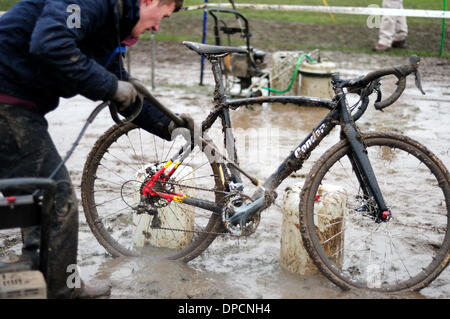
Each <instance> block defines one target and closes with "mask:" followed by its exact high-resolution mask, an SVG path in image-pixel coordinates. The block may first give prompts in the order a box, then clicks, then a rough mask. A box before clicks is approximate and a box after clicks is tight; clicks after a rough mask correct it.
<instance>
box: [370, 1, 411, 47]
mask: <svg viewBox="0 0 450 319" xmlns="http://www.w3.org/2000/svg"><path fill="white" fill-rule="evenodd" d="M383 8H390V9H403V0H383ZM407 36H408V25H407V23H406V17H405V16H383V17H382V18H381V25H380V33H379V39H378V43H377V44H376V45H375V47H374V51H377V52H380V51H387V50H390V49H391V48H398V49H404V48H406V37H407Z"/></svg>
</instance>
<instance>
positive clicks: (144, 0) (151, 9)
mask: <svg viewBox="0 0 450 319" xmlns="http://www.w3.org/2000/svg"><path fill="white" fill-rule="evenodd" d="M174 10H175V1H173V2H172V3H170V4H162V5H159V0H141V9H140V19H139V21H138V23H137V24H136V25H135V26H134V28H133V30H132V31H131V36H133V37H138V36H139V35H141V34H142V33H144V32H145V31H147V30H154V31H158V28H159V24H160V23H161V20H162V19H163V18H168V17H170V15H171V14H172V13H173V11H174Z"/></svg>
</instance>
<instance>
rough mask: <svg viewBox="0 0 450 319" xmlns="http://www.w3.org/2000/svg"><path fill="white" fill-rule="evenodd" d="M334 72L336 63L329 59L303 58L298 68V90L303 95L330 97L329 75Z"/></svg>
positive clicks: (331, 88)
mask: <svg viewBox="0 0 450 319" xmlns="http://www.w3.org/2000/svg"><path fill="white" fill-rule="evenodd" d="M335 72H336V64H335V63H333V62H331V61H326V60H320V59H319V61H314V62H310V61H308V60H307V59H305V60H303V62H302V63H301V64H300V68H299V74H300V80H299V82H298V83H299V88H298V92H299V93H300V95H303V96H312V97H319V98H324V99H331V98H332V97H333V96H334V92H333V87H332V85H331V75H332V74H333V73H335Z"/></svg>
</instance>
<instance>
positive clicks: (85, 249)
mask: <svg viewBox="0 0 450 319" xmlns="http://www.w3.org/2000/svg"><path fill="white" fill-rule="evenodd" d="M132 52H133V53H132V65H131V73H132V74H133V75H134V76H136V77H138V78H140V79H142V80H143V81H144V83H146V84H147V85H148V86H149V87H151V68H150V52H151V50H150V41H141V42H140V43H139V44H138V45H137V46H136V47H134V48H133V50H132ZM156 52H157V58H156V65H157V68H156V72H155V78H156V85H157V86H156V87H155V88H154V89H153V93H154V94H155V96H157V97H158V98H159V99H160V100H161V101H162V102H163V103H164V104H166V105H167V106H168V107H170V108H172V109H173V110H175V111H177V112H180V113H181V112H186V111H188V112H189V113H190V114H191V115H192V116H193V117H194V119H196V120H201V119H203V118H204V116H205V114H206V112H208V110H210V108H211V93H212V91H213V80H212V75H211V72H210V71H209V67H208V66H207V68H206V70H207V71H206V73H205V82H204V83H205V85H204V86H198V82H199V77H200V74H199V69H200V64H199V61H200V58H199V56H197V55H196V54H195V53H194V52H192V51H189V50H187V49H185V48H184V46H183V45H181V44H180V43H177V42H162V41H160V42H158V43H157V49H156ZM271 52H273V50H271ZM322 54H323V56H326V57H328V58H329V59H331V60H332V61H334V62H336V63H337V65H338V70H339V71H340V72H341V74H342V75H343V76H346V77H354V76H358V75H361V74H365V73H367V72H368V71H371V70H374V69H376V68H379V67H382V66H386V65H396V64H399V63H405V62H406V61H407V57H399V56H392V55H385V54H383V55H368V54H360V53H346V54H342V53H339V52H333V51H323V52H322ZM268 61H270V54H269V57H268ZM422 70H423V85H424V89H425V91H426V92H427V95H426V96H422V95H420V93H419V92H418V91H417V89H415V87H414V84H413V81H412V80H409V81H408V87H407V90H406V91H405V93H404V95H403V96H402V98H401V99H400V100H399V101H398V102H397V104H396V105H395V108H390V109H389V110H388V111H386V112H385V113H380V112H375V111H370V112H368V113H367V115H366V116H365V119H363V120H362V122H361V127H362V128H363V129H364V130H368V129H396V130H398V131H401V132H402V133H405V134H406V135H409V136H411V137H413V138H416V139H418V140H419V141H420V142H422V143H423V144H425V145H427V147H428V148H430V149H431V150H432V151H434V152H435V153H436V155H438V156H439V157H440V158H441V159H442V160H443V161H444V164H445V165H446V166H447V167H449V165H450V146H449V144H448V141H449V140H450V130H449V129H448V118H449V115H450V88H449V85H448V83H450V63H449V61H448V60H445V59H439V58H425V59H424V60H423V65H422ZM96 104H97V103H93V102H91V101H88V100H86V99H84V98H83V97H79V96H78V97H75V98H73V99H71V100H62V103H61V106H60V107H59V108H58V109H57V110H56V111H54V112H52V113H50V114H49V115H48V117H47V118H48V121H49V124H50V133H51V135H52V136H53V138H54V140H55V144H56V145H57V147H58V149H59V151H60V152H61V154H65V153H66V152H67V151H68V149H69V148H70V145H71V144H72V143H73V141H74V139H75V136H76V135H77V134H78V133H79V131H80V130H81V127H82V125H83V124H84V121H85V120H86V118H87V117H88V115H89V113H90V112H91V111H92V109H93V107H94V106H95V105H96ZM323 115H324V113H323V111H322V110H318V111H312V112H308V113H307V112H305V111H304V110H303V111H299V110H298V109H296V108H294V107H290V106H289V105H287V106H284V107H283V108H279V107H273V108H272V107H269V108H260V109H256V110H254V111H252V110H246V109H243V110H240V111H239V113H238V112H236V113H235V114H233V120H234V121H235V123H237V124H236V126H237V127H238V128H242V129H247V128H250V127H257V128H264V127H268V126H271V127H279V128H282V129H283V132H285V133H286V134H285V135H282V136H284V137H283V138H282V140H281V143H280V147H281V149H280V153H282V154H288V152H289V151H290V150H292V149H293V147H295V146H296V145H297V144H298V141H299V138H300V137H301V136H304V135H306V133H307V132H309V130H310V129H311V127H310V126H311V123H312V122H315V121H317V120H318V119H319V118H321V117H322V116H323ZM294 119H295V120H298V121H295V120H294ZM112 124H113V122H112V120H111V119H110V118H109V114H108V112H106V111H104V112H103V113H101V114H100V115H99V117H98V118H97V119H96V120H95V122H94V124H93V125H92V126H91V127H89V129H88V130H87V132H86V135H85V137H84V138H83V140H82V141H81V143H80V145H79V147H78V148H77V150H76V151H75V153H74V154H73V156H72V158H71V159H70V160H69V161H68V163H67V167H68V168H69V170H70V173H71V176H72V179H73V183H74V185H75V186H76V190H77V195H78V197H79V198H80V180H81V174H82V168H83V164H84V161H85V159H86V157H87V154H88V152H89V150H90V149H91V147H92V146H93V144H94V142H95V140H96V139H97V138H98V137H99V135H100V134H101V133H103V132H104V131H105V130H106V129H107V128H108V127H110V126H111V125H112ZM336 141H337V135H336V134H334V135H332V136H331V139H330V140H325V141H324V145H323V146H321V147H320V148H319V149H318V150H317V151H316V152H315V153H314V154H313V155H312V156H311V159H310V160H309V161H308V163H307V164H306V165H305V167H304V168H303V170H302V171H301V172H300V174H297V175H296V176H295V177H293V178H289V179H287V180H286V181H285V182H283V184H282V185H281V186H280V187H279V189H278V194H279V196H278V199H277V203H276V205H275V206H273V207H271V208H270V209H268V210H266V211H265V212H264V213H263V217H262V222H261V225H260V226H259V228H258V231H257V232H256V234H254V235H253V236H252V237H250V238H249V239H247V240H240V241H236V240H229V239H227V238H225V239H220V238H219V239H217V240H216V241H215V242H214V243H213V244H212V245H211V246H210V248H209V249H208V250H207V251H206V252H204V253H203V254H202V255H201V256H200V257H198V258H197V259H195V260H194V261H192V262H190V263H189V264H182V263H179V262H169V261H159V260H153V259H151V258H112V257H110V256H109V255H107V254H106V253H105V250H104V249H103V247H102V246H100V245H99V244H98V243H97V241H96V239H95V238H94V236H93V235H92V233H91V232H90V230H89V227H88V226H87V224H86V222H85V219H84V216H83V211H82V208H81V205H80V233H79V257H78V258H79V265H80V267H81V275H82V277H83V278H85V279H86V280H87V281H88V282H92V283H96V282H108V283H110V284H111V285H112V287H113V289H112V295H111V297H112V298H183V299H184V298H370V299H372V298H382V299H383V298H411V299H415V298H450V270H449V269H447V270H445V271H444V272H443V273H442V274H441V275H440V276H439V277H438V278H437V279H436V280H435V281H434V282H433V283H432V284H431V285H430V286H429V287H428V288H425V289H423V290H422V291H421V292H419V293H407V294H399V295H387V294H376V293H368V292H364V291H350V292H342V291H341V290H340V289H339V288H337V287H336V286H334V285H333V284H332V283H330V282H329V281H328V280H327V279H326V278H324V277H322V276H321V275H319V274H317V275H309V276H297V275H294V274H290V273H288V272H286V271H285V270H284V269H283V268H282V267H281V266H280V264H279V254H280V239H281V222H282V212H281V209H280V206H281V204H282V203H281V199H282V197H283V196H282V195H283V191H284V189H285V188H286V187H288V186H289V185H292V184H295V183H302V181H303V178H304V176H305V175H304V174H306V173H307V172H308V170H309V168H310V167H311V165H312V163H313V162H314V159H315V158H317V157H318V156H319V155H320V153H321V152H322V151H323V150H325V149H327V148H328V147H329V146H331V145H332V144H334V143H335V142H336ZM277 164H278V163H277V162H276V161H269V162H264V161H261V162H260V165H259V166H257V167H255V168H252V170H251V173H254V174H255V175H257V176H260V177H262V178H264V177H267V176H268V175H269V174H270V173H271V172H272V171H273V170H274V169H275V168H276V166H277ZM0 236H2V237H0V239H1V240H3V243H2V246H4V245H6V242H7V241H8V247H9V251H16V252H18V251H19V249H20V245H19V244H18V242H17V238H16V237H15V236H14V234H12V233H11V232H9V233H6V234H5V233H0Z"/></svg>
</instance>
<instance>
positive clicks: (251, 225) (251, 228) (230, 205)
mask: <svg viewBox="0 0 450 319" xmlns="http://www.w3.org/2000/svg"><path fill="white" fill-rule="evenodd" d="M252 202H253V200H252V199H251V198H250V197H249V196H247V195H244V194H240V193H238V194H233V195H229V196H227V197H226V198H225V199H224V202H223V209H222V222H223V225H224V227H225V229H226V230H227V231H228V232H229V233H230V234H231V235H233V236H236V237H241V236H249V235H251V234H253V233H254V232H255V231H256V229H257V228H258V226H259V222H260V220H261V212H257V213H255V214H254V215H253V216H252V217H251V218H250V219H249V220H247V221H246V222H245V224H244V225H241V224H238V225H232V224H231V223H230V222H229V220H230V218H231V217H232V216H233V215H234V211H235V210H234V208H239V207H241V206H242V205H245V204H250V203H252Z"/></svg>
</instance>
